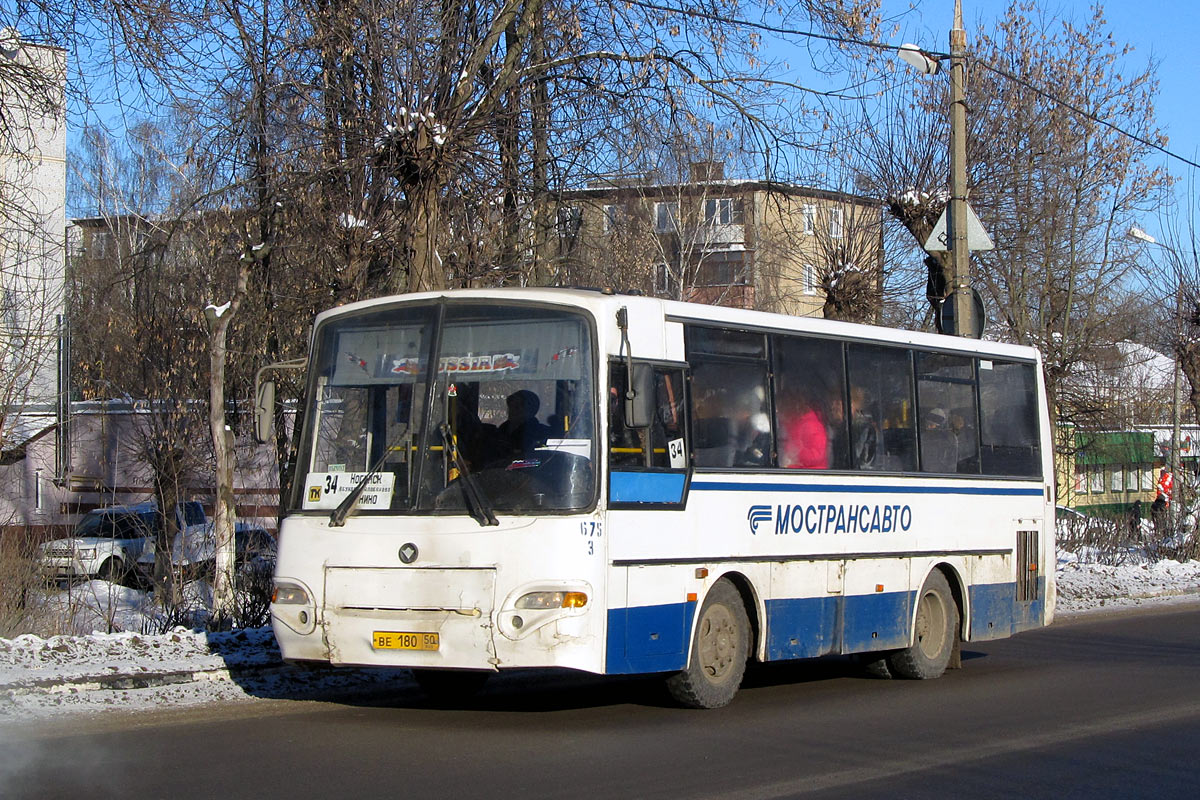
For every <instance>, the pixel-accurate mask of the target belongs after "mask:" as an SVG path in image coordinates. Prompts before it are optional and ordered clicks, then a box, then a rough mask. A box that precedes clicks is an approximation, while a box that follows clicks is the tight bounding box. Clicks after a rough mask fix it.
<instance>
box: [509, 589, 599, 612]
mask: <svg viewBox="0 0 1200 800" xmlns="http://www.w3.org/2000/svg"><path fill="white" fill-rule="evenodd" d="M587 601H588V598H587V594H585V593H584V592H530V593H529V594H526V595H522V596H521V597H520V599H518V600H517V602H516V603H515V604H514V605H515V606H516V607H517V608H524V609H547V608H583V607H584V606H586V605H587Z"/></svg>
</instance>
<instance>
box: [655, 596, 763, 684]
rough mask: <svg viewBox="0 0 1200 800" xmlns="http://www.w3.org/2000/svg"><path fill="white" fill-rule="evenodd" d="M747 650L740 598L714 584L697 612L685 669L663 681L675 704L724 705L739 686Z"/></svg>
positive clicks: (746, 627) (746, 623) (747, 635)
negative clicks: (698, 613)
mask: <svg viewBox="0 0 1200 800" xmlns="http://www.w3.org/2000/svg"><path fill="white" fill-rule="evenodd" d="M749 651H750V620H749V618H748V617H747V616H746V606H745V604H744V603H743V602H742V596H741V595H740V594H739V593H738V590H737V589H736V588H734V586H733V584H732V583H730V582H729V581H724V580H722V581H718V582H717V583H716V585H714V586H713V588H712V590H711V591H710V592H709V593H708V596H707V597H705V598H704V606H703V608H701V609H700V617H699V619H698V620H697V621H696V631H695V634H694V635H693V637H692V655H691V658H689V659H688V665H687V667H686V668H685V669H684V670H682V671H681V672H677V673H675V674H674V675H672V676H671V677H670V678H668V679H667V690H668V691H669V692H670V693H671V696H672V697H673V698H675V700H676V702H678V703H680V704H681V705H685V706H688V707H690V708H720V707H721V706H724V705H727V704H728V703H729V701H731V700H733V696H734V695H735V694H737V690H738V687H740V686H741V685H742V675H743V674H744V673H745V671H746V658H747V656H748V655H749Z"/></svg>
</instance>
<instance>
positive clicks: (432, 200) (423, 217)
mask: <svg viewBox="0 0 1200 800" xmlns="http://www.w3.org/2000/svg"><path fill="white" fill-rule="evenodd" d="M411 197H412V204H413V205H412V211H411V217H410V218H411V220H412V232H411V234H410V235H411V239H410V241H411V245H410V250H409V253H410V261H409V265H408V285H407V287H406V289H407V291H410V292H427V291H436V290H438V289H445V288H446V275H445V273H444V272H442V266H441V259H439V258H438V255H437V233H438V219H439V215H438V181H437V180H436V179H435V178H433V177H426V176H423V177H422V178H420V180H419V182H418V183H417V185H416V186H415V187H413V191H412V194H411ZM398 279H399V276H395V277H394V278H393V281H397V280H398ZM401 291H404V289H401Z"/></svg>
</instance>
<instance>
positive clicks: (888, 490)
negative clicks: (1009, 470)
mask: <svg viewBox="0 0 1200 800" xmlns="http://www.w3.org/2000/svg"><path fill="white" fill-rule="evenodd" d="M691 490H692V491H693V492H810V493H811V492H826V493H828V492H848V493H851V494H968V495H999V496H1005V497H1014V496H1017V497H1041V495H1042V488H1041V487H1040V486H1039V487H1036V488H1034V487H1030V488H1018V487H995V486H912V485H900V486H878V485H873V486H872V485H860V484H852V483H735V482H733V481H702V480H694V479H693V480H692V489H691Z"/></svg>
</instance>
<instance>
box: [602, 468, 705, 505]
mask: <svg viewBox="0 0 1200 800" xmlns="http://www.w3.org/2000/svg"><path fill="white" fill-rule="evenodd" d="M686 480H687V475H686V474H685V473H683V472H616V471H614V472H612V473H611V474H610V475H609V478H608V499H609V500H610V501H612V502H614V503H679V502H681V501H682V500H683V486H684V483H685V481H686Z"/></svg>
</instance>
